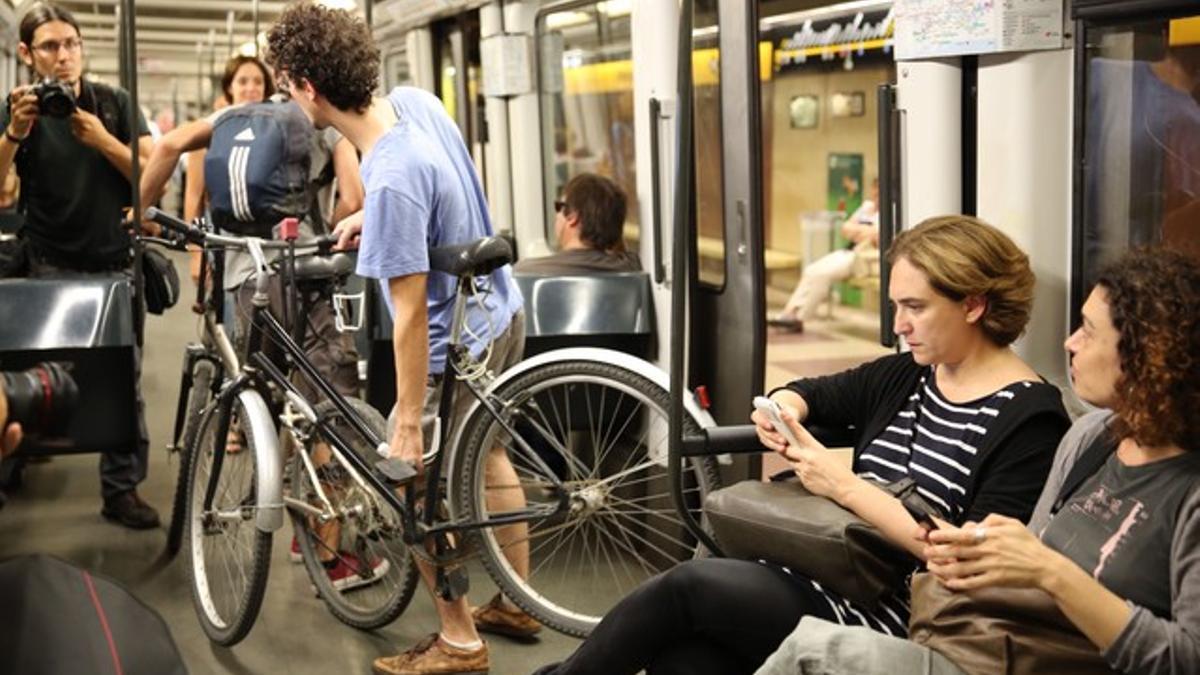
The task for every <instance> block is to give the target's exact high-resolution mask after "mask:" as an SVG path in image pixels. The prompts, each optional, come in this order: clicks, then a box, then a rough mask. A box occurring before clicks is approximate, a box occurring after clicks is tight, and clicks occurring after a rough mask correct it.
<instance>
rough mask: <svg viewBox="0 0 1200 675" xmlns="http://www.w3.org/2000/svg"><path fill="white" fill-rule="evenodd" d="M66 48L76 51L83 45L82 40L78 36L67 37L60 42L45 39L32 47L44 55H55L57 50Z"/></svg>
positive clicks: (69, 50)
mask: <svg viewBox="0 0 1200 675" xmlns="http://www.w3.org/2000/svg"><path fill="white" fill-rule="evenodd" d="M64 47H65V48H66V50H67V51H68V52H77V51H79V50H80V49H81V48H82V47H83V40H82V39H80V38H67V39H66V40H63V41H62V42H55V41H54V40H47V41H46V42H43V43H42V44H40V45H34V46H33V48H34V49H36V50H37V51H39V52H41V53H42V54H43V55H45V56H57V55H58V50H59V49H62V48H64Z"/></svg>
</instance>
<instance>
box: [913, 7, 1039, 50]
mask: <svg viewBox="0 0 1200 675" xmlns="http://www.w3.org/2000/svg"><path fill="white" fill-rule="evenodd" d="M893 11H894V12H895V18H896V28H895V30H896V60H897V61H906V60H907V61H911V60H913V59H927V58H936V57H939V56H962V55H964V54H992V53H996V52H1020V51H1031V50H1036V49H1061V48H1062V46H1063V0H896V5H895V8H894V10H893Z"/></svg>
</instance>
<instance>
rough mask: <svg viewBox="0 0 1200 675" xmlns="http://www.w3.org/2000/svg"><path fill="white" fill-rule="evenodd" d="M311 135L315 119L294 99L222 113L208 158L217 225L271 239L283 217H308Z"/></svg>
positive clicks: (206, 179) (207, 177) (206, 169)
mask: <svg viewBox="0 0 1200 675" xmlns="http://www.w3.org/2000/svg"><path fill="white" fill-rule="evenodd" d="M312 135H313V126H312V123H311V122H309V120H308V117H306V116H305V114H304V111H302V110H301V109H300V107H299V106H298V105H296V104H295V103H293V102H287V103H270V102H267V103H251V104H247V105H242V106H238V107H236V108H230V109H228V111H226V112H225V113H224V114H222V115H221V116H220V117H218V118H217V120H216V122H215V124H214V125H213V133H212V141H211V142H210V143H209V146H208V155H207V156H206V157H205V159H204V183H205V187H206V188H207V189H208V194H209V208H210V211H211V212H212V219H213V223H214V224H215V225H216V226H217V227H220V228H221V229H223V230H227V231H229V232H233V233H235V234H242V235H252V236H256V237H270V236H271V228H272V227H273V226H274V225H275V224H276V223H278V222H279V221H280V220H281V219H283V218H289V217H294V218H302V217H304V216H305V215H306V214H307V213H308V209H309V207H310V206H311V204H312V196H311V195H310V193H309V180H308V168H309V150H310V147H311V144H312Z"/></svg>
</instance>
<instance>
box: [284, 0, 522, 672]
mask: <svg viewBox="0 0 1200 675" xmlns="http://www.w3.org/2000/svg"><path fill="white" fill-rule="evenodd" d="M267 41H268V44H269V50H268V54H269V59H270V60H271V62H272V65H274V66H275V69H276V74H277V75H278V76H279V79H280V80H281V81H286V82H288V86H289V87H290V89H291V96H292V100H293V101H295V102H296V103H297V104H299V105H300V107H301V108H302V109H303V110H304V112H305V113H306V114H307V115H308V117H309V118H310V119H311V120H312V121H313V124H314V125H315V126H316V127H317V128H318V129H323V128H326V127H330V126H332V127H335V128H336V129H337V130H338V131H339V132H341V133H342V134H343V135H344V136H345V137H346V138H347V139H348V140H349V141H350V142H351V143H353V144H354V146H355V147H356V148H358V150H359V152H361V153H362V156H363V161H362V177H363V187H364V188H365V190H366V196H365V199H364V208H363V211H362V215H361V217H357V218H350V219H347V220H345V221H342V222H341V223H339V224H338V228H337V231H338V233H339V234H340V240H339V243H340V244H341V245H347V244H353V243H355V242H357V241H359V240H360V239H361V244H360V245H359V246H358V249H359V257H358V273H359V274H360V275H362V276H366V277H369V278H372V279H377V280H378V283H379V287H380V289H381V291H382V293H383V294H384V297H385V298H387V300H388V303H387V304H388V309H389V311H390V312H391V314H392V319H393V326H394V329H393V333H392V345H393V351H394V357H395V370H396V406H395V408H394V410H393V414H392V419H393V421H394V424H393V425H392V426H393V428H392V431H391V436H390V438H389V439H388V445H389V448H390V456H391V457H392V458H398V459H400V460H403V461H405V462H409V463H411V464H412V465H414V466H415V467H416V468H418V470H420V469H421V463H422V455H423V454H424V450H425V448H426V447H428V445H427V444H428V443H429V440H428V439H427V435H430V434H431V429H432V425H431V424H425V423H424V422H426V420H429V421H432V419H433V417H432V416H431V413H435V412H436V409H437V403H438V399H439V396H438V392H439V391H440V388H441V387H442V386H449V385H450V384H453V383H446V382H444V381H443V380H444V378H443V375H444V373H445V372H446V370H445V368H446V360H447V358H448V354H447V351H448V348H447V343H448V337H449V336H448V332H449V331H448V327H449V325H450V321H451V317H450V314H451V312H452V309H453V307H454V298H455V291H456V281H457V280H456V279H455V278H454V277H452V276H451V275H447V274H441V273H436V272H431V270H430V265H429V254H428V251H429V248H430V247H437V246H447V245H453V244H463V243H467V242H470V241H473V240H475V239H478V238H480V237H484V236H488V235H491V234H493V228H492V223H491V219H490V217H489V215H488V209H487V202H486V199H485V198H484V194H483V187H482V185H481V183H480V180H479V176H478V174H477V173H476V171H475V167H474V164H473V163H472V161H471V156H470V153H469V152H468V151H467V148H466V145H465V144H464V143H463V140H462V135H461V134H460V133H459V131H458V128H457V127H456V126H455V124H454V122H453V120H451V119H450V118H449V116H448V115H447V114H446V111H445V108H443V107H442V105H441V102H440V101H438V100H437V99H436V98H435V97H433V96H432V95H431V94H429V93H428V92H424V91H421V90H419V89H413V88H411V87H399V88H397V89H395V90H393V91H392V92H391V94H390V95H389V96H388V97H387V98H383V99H373V98H372V94H373V92H374V90H375V87H376V85H377V84H378V80H379V49H378V47H376V45H375V43H374V40H373V39H372V38H371V33H370V30H369V29H368V28H367V26H366V23H365V22H363V21H362V20H361V19H359V18H356V17H355V16H354V15H353V14H351V13H349V12H346V11H343V10H332V9H329V8H326V7H323V6H320V5H318V4H313V3H308V2H301V3H298V4H294V5H291V6H290V7H288V8H287V9H286V10H285V11H284V13H283V15H282V16H281V17H280V19H279V22H278V23H276V25H275V26H274V27H273V28H272V29H271V30H270V32H269V34H268V37H267ZM479 283H480V284H481V286H482V287H483V288H485V289H486V290H487V292H486V293H483V294H481V295H476V296H475V297H474V299H472V300H471V302H470V303H468V306H467V311H466V317H465V322H466V324H467V329H466V330H464V334H465V335H466V336H468V337H467V342H468V346H469V348H470V351H471V354H472V356H473V357H475V358H479V357H480V355H481V354H482V353H483V352H484V350H485V349H487V348H488V344H489V342H490V343H491V355H492V356H491V359H490V360H489V361H488V364H487V367H488V368H489V369H490V370H494V371H496V372H501V371H503V370H504V369H505V368H508V367H510V366H511V365H512V364H513V363H515V362H516V361H518V360H519V359H520V358H521V353H522V351H523V345H524V314H523V312H522V307H523V301H522V299H521V295H520V292H519V290H518V289H517V287H516V284H515V283H514V282H513V280H512V269H511V267H509V266H507V265H506V266H504V267H501V268H499V269H497V270H495V271H494V272H492V273H491V274H489V275H488V276H487V277H486V278H482V279H480V282H479ZM457 386H461V385H457ZM456 398H457V399H458V402H465V403H466V404H468V405H469V403H470V399H471V396H470V395H469V394H466V395H465V394H464V392H463V391H461V390H460V391H459V392H458V395H457V397H456ZM460 407H461V404H460V403H456V405H455V408H456V410H455V417H454V420H455V421H458V422H461V410H460V409H459V408H460ZM451 436H452V434H451ZM487 474H488V479H489V484H490V485H496V486H508V485H515V484H517V483H518V481H517V480H516V475H515V471H514V469H513V467H512V464H511V462H510V460H509V459H508V456H507V454H506V453H504V452H503V451H494V452H491V453H489V457H488V466H487ZM493 497H494V498H495V499H494V501H493ZM488 501H489V504H488V506H489V508H494V509H495V510H497V511H508V510H516V509H520V508H524V503H525V501H524V494H523V493H522V492H521V491H520V490H512V489H508V490H505V489H502V487H497V489H495V490H492V491H489V500H488ZM526 527H527V526H525V525H523V524H522V525H512V526H507V527H502V528H498V530H497V536H498V537H499V538H500V539H501V541H504V542H507V543H508V545H507V546H505V551H506V553H507V554H508V555H509V561H510V562H511V563H512V564H513V565H514V567H515V568H516V569H517V570H518V571H520V572H521V573H524V574H527V573H528V565H529V554H528V533H527V529H525V528H526ZM418 564H419V565H420V566H421V569H422V574H423V576H424V577H425V579H426V581H427V582H430V581H431V580H432V579H433V578H434V572H435V570H434V569H433V568H432V567H431V566H430V565H428V564H425V563H424V562H420V561H418ZM442 590H445V589H442ZM446 595H447V596H449V597H450V599H447V598H446V597H444V596H443V595H442V594H441V593H435V594H434V605H435V607H436V609H437V612H438V617H439V619H440V622H441V627H440V628H441V630H440V631H438V632H437V633H435V634H433V635H431V636H429V637H428V638H426V639H425V640H422V641H421V642H419V643H418V644H417V645H416V646H415V647H413V648H411V649H409V650H408V651H406V652H405V653H402V654H399V655H397V656H391V657H385V658H380V659H377V660H376V661H375V663H374V671H375V672H376V673H381V674H388V675H430V674H433V673H439V674H446V673H477V672H486V671H487V670H488V667H489V664H490V660H489V657H488V647H487V645H486V644H485V643H484V642H483V641H482V640H481V639H480V638H479V634H478V632H477V630H490V631H492V632H504V633H506V634H509V635H519V636H521V637H525V638H528V637H530V636H532V635H533V634H534V633H536V632H537V631H538V629H539V628H540V626H539V624H538V623H537V622H536V621H535V620H534V619H533V618H531V617H529V616H528V615H526V614H525V613H524V612H521V611H520V610H519V609H517V608H515V607H513V606H512V605H511V604H510V603H508V602H507V601H506V600H505V599H504V598H502V597H500V596H497V597H496V598H494V599H493V601H492V602H490V603H488V604H487V605H484V606H483V607H480V608H479V609H478V610H477V611H476V612H475V613H474V614H472V612H471V611H470V609H469V605H468V604H467V601H466V598H465V597H463V596H461V595H458V596H457V597H455V595H454V594H453V593H447V594H446Z"/></svg>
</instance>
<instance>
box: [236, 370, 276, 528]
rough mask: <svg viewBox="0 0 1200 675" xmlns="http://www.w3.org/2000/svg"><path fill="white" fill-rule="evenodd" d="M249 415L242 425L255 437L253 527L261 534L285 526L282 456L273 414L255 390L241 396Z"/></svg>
mask: <svg viewBox="0 0 1200 675" xmlns="http://www.w3.org/2000/svg"><path fill="white" fill-rule="evenodd" d="M238 401H240V402H241V404H242V407H243V409H244V410H245V412H246V415H245V419H243V420H242V424H249V425H250V427H251V433H252V434H254V461H255V463H256V467H255V472H254V474H255V476H254V478H255V494H256V495H257V497H256V501H257V504H256V509H255V514H254V526H255V527H257V528H258V529H259V530H260V531H262V532H274V531H275V530H278V529H279V528H281V527H283V462H282V461H281V459H280V456H279V436H278V433H277V432H276V431H275V425H273V424H272V423H271V411H270V409H269V408H267V402H266V401H264V400H263V397H262V395H261V394H259V393H258V392H257V391H254V390H253V389H243V390H242V391H241V392H239V393H238Z"/></svg>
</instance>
